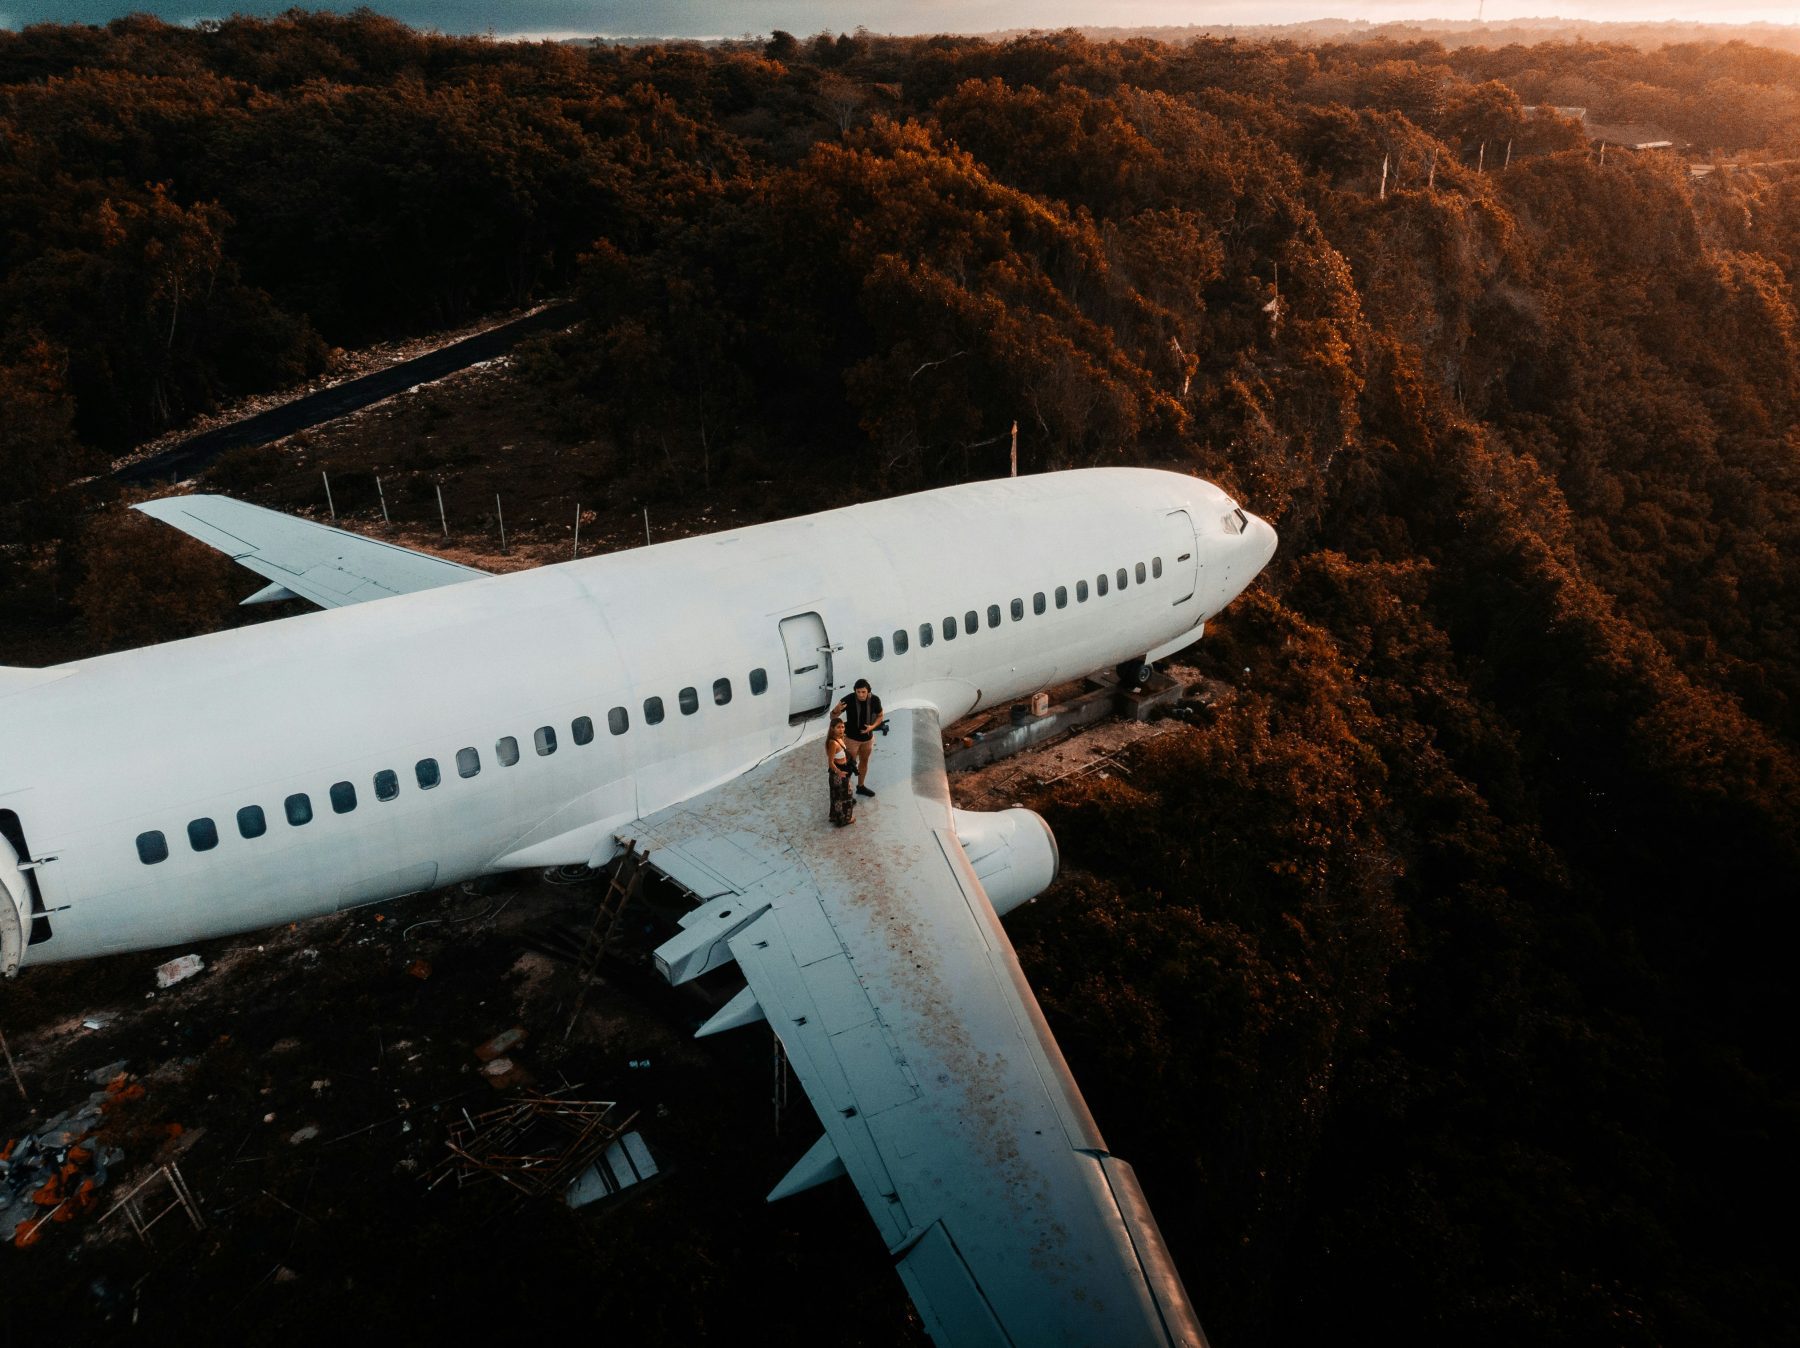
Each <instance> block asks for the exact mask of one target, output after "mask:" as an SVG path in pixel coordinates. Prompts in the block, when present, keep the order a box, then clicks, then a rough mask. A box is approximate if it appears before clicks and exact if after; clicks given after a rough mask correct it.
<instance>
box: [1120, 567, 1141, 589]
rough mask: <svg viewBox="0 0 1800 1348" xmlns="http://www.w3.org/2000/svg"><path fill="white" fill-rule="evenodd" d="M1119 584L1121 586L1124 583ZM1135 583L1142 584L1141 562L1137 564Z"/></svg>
mask: <svg viewBox="0 0 1800 1348" xmlns="http://www.w3.org/2000/svg"><path fill="white" fill-rule="evenodd" d="M1120 583H1121V584H1123V583H1124V582H1122V581H1121V582H1120ZM1137 583H1138V584H1139V585H1142V584H1143V583H1144V564H1143V563H1142V562H1139V563H1138V564H1137Z"/></svg>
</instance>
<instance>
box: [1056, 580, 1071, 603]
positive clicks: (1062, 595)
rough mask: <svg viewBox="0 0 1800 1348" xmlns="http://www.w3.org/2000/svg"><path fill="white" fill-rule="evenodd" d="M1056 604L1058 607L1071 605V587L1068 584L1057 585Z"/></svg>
mask: <svg viewBox="0 0 1800 1348" xmlns="http://www.w3.org/2000/svg"><path fill="white" fill-rule="evenodd" d="M1056 606H1057V607H1058V608H1067V607H1068V606H1069V587H1068V586H1067V585H1058V586H1057V587H1056Z"/></svg>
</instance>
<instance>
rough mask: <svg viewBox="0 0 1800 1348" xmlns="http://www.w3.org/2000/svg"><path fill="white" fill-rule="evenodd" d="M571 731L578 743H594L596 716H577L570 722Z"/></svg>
mask: <svg viewBox="0 0 1800 1348" xmlns="http://www.w3.org/2000/svg"><path fill="white" fill-rule="evenodd" d="M569 733H570V734H571V735H573V736H574V737H575V743H577V744H592V743H593V742H594V718H593V717H591V716H577V717H576V718H575V719H574V720H573V721H571V722H569Z"/></svg>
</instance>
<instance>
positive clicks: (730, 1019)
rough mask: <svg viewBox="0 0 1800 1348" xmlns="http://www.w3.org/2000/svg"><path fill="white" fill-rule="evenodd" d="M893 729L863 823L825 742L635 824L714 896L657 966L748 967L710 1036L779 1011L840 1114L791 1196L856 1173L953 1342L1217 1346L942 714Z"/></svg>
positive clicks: (910, 717)
mask: <svg viewBox="0 0 1800 1348" xmlns="http://www.w3.org/2000/svg"><path fill="white" fill-rule="evenodd" d="M888 719H889V721H890V722H891V723H892V725H893V733H891V734H889V735H887V736H886V737H885V738H883V739H882V740H881V741H879V742H878V743H879V747H878V748H877V750H876V757H875V761H874V765H873V768H874V770H873V773H872V776H873V778H874V780H875V782H876V784H877V785H878V787H879V796H878V797H877V798H876V799H874V800H872V801H871V800H865V801H862V802H861V803H860V804H859V808H858V809H857V812H856V820H855V822H854V823H853V824H852V825H851V826H850V827H848V828H844V829H838V828H833V827H832V826H831V825H830V824H829V823H828V822H827V819H826V812H827V805H828V801H827V785H826V769H825V764H824V762H823V758H824V754H823V751H822V749H821V747H820V745H819V744H818V742H817V741H816V740H809V741H807V742H806V743H804V744H802V745H800V746H799V747H798V748H797V749H795V750H791V751H789V752H787V753H785V754H783V755H781V756H779V757H776V758H773V759H771V760H769V761H766V762H764V763H763V764H761V765H760V766H759V767H757V768H755V769H754V770H752V771H751V772H749V773H747V774H745V775H743V776H741V777H739V778H737V779H735V780H734V781H731V782H729V783H727V784H725V785H724V786H721V787H718V788H715V789H714V790H712V791H710V792H707V793H705V794H704V795H701V796H699V797H697V798H695V799H694V800H690V801H686V802H684V803H682V804H680V805H676V806H672V807H670V808H669V809H667V810H664V811H662V812H661V813H658V814H655V815H652V816H650V817H649V818H648V819H645V820H643V821H640V823H639V824H638V826H637V827H638V830H639V831H638V833H637V837H636V839H635V841H636V843H637V845H638V847H639V848H640V849H643V850H645V851H646V852H647V861H648V863H649V864H650V865H651V866H653V867H655V868H656V869H657V870H659V871H660V872H661V873H662V874H664V875H665V876H667V877H669V878H670V879H673V880H674V881H676V882H677V883H678V884H680V885H682V886H683V887H685V888H686V889H687V890H689V891H690V892H691V893H692V894H693V895H694V897H695V898H696V899H698V900H700V904H699V906H698V907H697V908H695V909H694V910H693V911H692V912H690V913H689V914H688V915H687V916H686V917H685V918H684V919H683V930H682V932H681V933H680V934H679V935H677V936H676V937H674V938H673V939H672V940H670V941H668V942H667V943H665V944H664V945H663V946H662V947H661V948H659V949H658V951H657V964H658V967H659V968H661V969H662V971H663V972H664V974H665V975H666V976H667V977H668V978H669V979H670V981H671V982H675V983H680V982H684V981H686V980H687V979H690V978H694V977H697V976H699V975H700V974H702V973H705V972H707V971H708V970H711V969H715V968H718V967H720V966H721V965H723V964H726V963H729V962H730V961H732V960H735V961H736V962H737V964H738V966H739V968H740V969H741V970H742V971H743V973H744V977H745V979H746V980H747V986H746V987H745V988H744V990H743V991H742V992H740V993H739V994H738V995H737V997H736V998H734V999H733V1000H732V1001H731V1002H730V1003H728V1004H727V1005H726V1006H725V1007H724V1008H723V1009H722V1010H721V1011H720V1012H719V1013H718V1014H717V1015H716V1016H714V1017H713V1018H712V1020H710V1021H708V1022H707V1023H706V1024H705V1025H703V1026H702V1027H701V1028H700V1031H699V1033H700V1034H702V1035H705V1034H711V1033H715V1032H717V1031H719V1030H724V1029H730V1028H733V1027H735V1026H739V1025H748V1024H753V1023H755V1022H756V1021H757V1020H759V1019H766V1020H767V1021H768V1022H769V1024H770V1025H771V1027H772V1028H773V1029H774V1031H775V1033H776V1034H777V1035H778V1036H779V1037H780V1039H781V1042H782V1045H783V1047H784V1049H785V1051H786V1053H787V1056H788V1059H789V1062H790V1063H791V1064H792V1066H793V1069H794V1071H795V1073H796V1075H797V1076H798V1077H799V1079H800V1081H801V1082H802V1084H803V1085H804V1086H805V1088H806V1093H807V1095H808V1096H809V1097H810V1098H811V1100H812V1103H813V1107H814V1109H815V1110H816V1111H817V1113H818V1116H819V1118H820V1120H821V1121H822V1122H823V1124H824V1129H825V1131H824V1135H823V1136H822V1137H821V1138H820V1139H819V1141H818V1142H817V1143H816V1144H815V1145H814V1146H813V1147H812V1149H811V1150H810V1151H808V1152H807V1153H806V1155H805V1156H804V1157H802V1158H801V1160H800V1162H799V1163H798V1164H797V1165H796V1166H795V1167H794V1168H793V1170H792V1171H790V1172H789V1174H788V1176H787V1178H786V1179H784V1180H783V1181H782V1182H781V1183H780V1184H779V1185H777V1186H776V1188H775V1190H774V1192H772V1193H771V1194H770V1195H769V1197H770V1200H771V1201H773V1200H774V1199H776V1198H780V1197H785V1196H786V1195H788V1194H790V1193H795V1192H799V1191H800V1190H803V1189H806V1188H809V1187H811V1186H812V1185H814V1184H817V1183H822V1182H824V1181H825V1180H828V1179H832V1178H835V1177H836V1176H839V1175H845V1174H847V1175H848V1176H849V1178H850V1179H851V1181H852V1182H853V1183H854V1184H855V1185H856V1189H857V1192H858V1193H859V1194H860V1195H861V1197H862V1200H863V1204H864V1206H865V1207H866V1208H867V1209H868V1212H869V1215H870V1216H871V1217H872V1218H873V1219H874V1221H875V1224H876V1226H877V1227H878V1228H879V1229H880V1231H881V1235H882V1238H883V1239H884V1240H885V1241H886V1243H887V1247H888V1250H889V1251H890V1253H891V1254H892V1255H893V1257H894V1261H895V1264H896V1266H897V1268H898V1271H899V1274H900V1276H901V1278H902V1279H903V1280H904V1282H905V1284H906V1288H907V1291H908V1293H909V1294H910V1295H911V1297H912V1300H913V1304H914V1305H915V1306H916V1307H917V1308H918V1311H919V1315H920V1316H921V1318H922V1319H923V1321H924V1324H925V1327H926V1329H927V1330H928V1331H929V1332H930V1334H931V1336H932V1338H933V1339H934V1340H935V1341H936V1342H937V1343H939V1344H941V1345H949V1344H955V1345H964V1344H971V1345H972V1344H981V1345H988V1344H995V1345H998V1344H1030V1345H1038V1344H1106V1345H1125V1344H1170V1343H1174V1344H1197V1345H1204V1344H1205V1338H1204V1336H1203V1334H1202V1332H1201V1329H1200V1325H1199V1323H1198V1321H1197V1320H1196V1318H1195V1316H1194V1311H1193V1308H1192V1306H1191V1305H1190V1303H1189V1301H1188V1299H1187V1294H1186V1292H1185V1290H1184V1289H1183V1287H1182V1284H1181V1279H1180V1276H1179V1275H1178V1274H1177V1272H1176V1271H1175V1267H1174V1265H1173V1263H1172V1262H1171V1261H1170V1258H1169V1254H1168V1251H1167V1249H1166V1248H1165V1247H1164V1244H1163V1240H1162V1236H1161V1234H1160V1232H1159V1231H1158V1229H1157V1226H1156V1222H1155V1219H1154V1218H1153V1217H1152V1216H1151V1214H1150V1209H1149V1206H1148V1204H1147V1203H1146V1202H1145V1200H1144V1196H1143V1193H1142V1192H1141V1190H1140V1189H1139V1187H1138V1183H1137V1179H1136V1177H1135V1175H1134V1174H1133V1172H1132V1169H1131V1167H1130V1166H1129V1165H1127V1164H1126V1163H1125V1162H1124V1161H1122V1160H1120V1159H1118V1158H1117V1157H1115V1156H1113V1155H1112V1154H1111V1153H1109V1152H1108V1151H1107V1148H1106V1144H1105V1142H1104V1141H1103V1140H1102V1138H1101V1136H1100V1132H1099V1130H1098V1128H1096V1127H1095V1125H1094V1121H1093V1119H1092V1117H1091V1116H1090V1115H1089V1113H1088V1110H1087V1106H1086V1104H1085V1103H1084V1101H1083V1100H1082V1098H1081V1092H1080V1090H1079V1088H1078V1087H1077V1086H1076V1084H1075V1081H1074V1079H1073V1078H1072V1077H1071V1076H1070V1074H1069V1070H1068V1067H1067V1065H1066V1064H1065V1063H1064V1061H1063V1058H1062V1054H1061V1052H1060V1051H1059V1050H1058V1048H1057V1046H1056V1042H1055V1040H1053V1039H1052V1038H1051V1035H1050V1031H1049V1028H1048V1026H1047V1025H1046V1024H1045V1023H1044V1018H1043V1015H1042V1013H1041V1012H1040V1011H1039V1009H1038V1005H1037V1001H1036V999H1035V998H1034V997H1033V996H1032V994H1031V989H1030V988H1029V986H1028V985H1027V984H1026V982H1025V978H1024V976H1023V974H1022V973H1021V972H1020V969H1019V964H1018V960H1017V958H1016V957H1015V956H1014V954H1013V948H1012V943H1011V942H1010V941H1008V940H1007V937H1006V933H1005V932H1004V931H1003V930H1002V928H1001V926H1000V921H999V919H998V917H997V916H996V915H995V913H994V910H993V907H992V905H991V904H990V903H989V901H988V898H987V896H986V894H985V893H984V892H983V890H982V887H981V882H980V881H979V879H977V877H976V874H975V871H974V869H973V867H972V866H971V865H970V862H969V859H968V857H967V856H966V855H965V854H964V852H963V849H962V847H961V845H960V844H959V843H958V841H957V838H956V834H955V832H954V829H953V818H952V813H951V805H950V793H949V784H948V781H947V780H946V777H945V773H944V755H943V745H942V740H941V737H940V736H941V731H940V727H939V724H938V717H937V714H936V713H935V712H934V711H931V710H911V711H907V710H902V711H893V712H890V713H889V716H888ZM621 836H623V835H621Z"/></svg>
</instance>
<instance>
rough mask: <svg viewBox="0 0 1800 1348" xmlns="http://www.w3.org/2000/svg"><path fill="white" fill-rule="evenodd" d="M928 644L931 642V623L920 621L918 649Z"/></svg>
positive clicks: (922, 648)
mask: <svg viewBox="0 0 1800 1348" xmlns="http://www.w3.org/2000/svg"><path fill="white" fill-rule="evenodd" d="M930 644H931V624H930V623H920V624H919V649H920V650H924V649H925V647H927V646H929V645H930Z"/></svg>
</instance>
